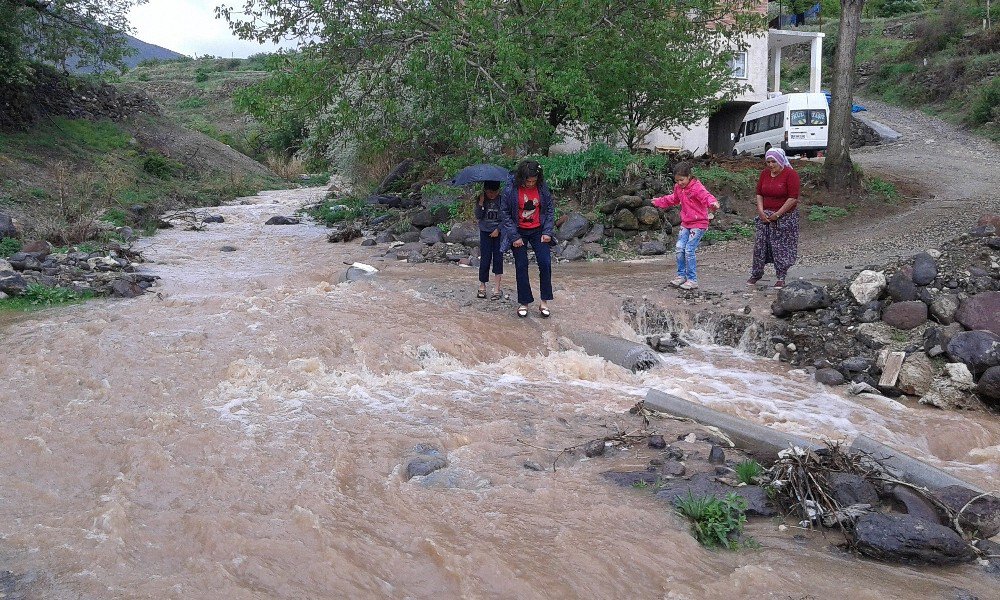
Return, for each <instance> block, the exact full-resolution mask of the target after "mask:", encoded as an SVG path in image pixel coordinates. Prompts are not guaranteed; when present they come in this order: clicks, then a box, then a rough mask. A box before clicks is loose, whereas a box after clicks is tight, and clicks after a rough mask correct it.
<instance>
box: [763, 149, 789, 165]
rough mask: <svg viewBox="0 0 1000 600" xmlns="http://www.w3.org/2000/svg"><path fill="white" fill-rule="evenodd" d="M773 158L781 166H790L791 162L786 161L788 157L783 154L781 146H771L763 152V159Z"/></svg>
mask: <svg viewBox="0 0 1000 600" xmlns="http://www.w3.org/2000/svg"><path fill="white" fill-rule="evenodd" d="M769 158H773V159H774V161H775V162H776V163H778V164H779V165H781V166H782V167H790V166H792V163H790V162H788V157H787V156H785V151H784V150H782V149H781V148H771V149H770V150H768V151H767V152H765V153H764V160H767V159H769Z"/></svg>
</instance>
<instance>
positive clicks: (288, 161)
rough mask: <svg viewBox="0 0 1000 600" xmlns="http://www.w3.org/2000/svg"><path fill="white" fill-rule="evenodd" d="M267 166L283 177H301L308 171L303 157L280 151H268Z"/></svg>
mask: <svg viewBox="0 0 1000 600" xmlns="http://www.w3.org/2000/svg"><path fill="white" fill-rule="evenodd" d="M266 161H267V166H268V168H269V169H271V170H272V171H274V172H275V173H277V174H278V176H279V177H281V178H282V179H289V180H291V179H299V178H301V177H302V175H303V173H305V172H306V169H305V165H304V163H303V162H302V159H301V158H299V157H297V156H282V155H281V154H280V153H278V152H268V153H267V158H266Z"/></svg>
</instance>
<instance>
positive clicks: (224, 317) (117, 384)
mask: <svg viewBox="0 0 1000 600" xmlns="http://www.w3.org/2000/svg"><path fill="white" fill-rule="evenodd" d="M323 191H324V190H322V189H307V190H290V191H276V192H266V193H263V194H261V195H259V196H256V197H253V198H249V199H244V201H243V203H236V204H234V205H232V206H227V207H222V208H220V209H217V212H218V213H219V214H222V215H223V216H224V217H225V219H226V222H225V223H223V224H217V225H210V226H209V227H210V229H208V230H207V231H204V232H194V231H182V230H180V229H173V230H168V231H164V232H161V233H159V234H157V235H156V236H154V237H152V238H149V239H148V240H145V241H144V242H143V246H144V247H143V248H142V250H143V253H144V255H145V256H146V257H147V258H148V259H149V260H150V261H151V262H150V263H148V264H147V265H145V267H144V268H145V269H147V270H148V271H150V272H152V273H154V274H156V275H159V276H160V277H161V278H162V280H161V283H160V285H159V286H157V287H156V288H155V291H156V292H157V293H155V294H154V293H150V294H147V295H145V296H143V297H140V298H136V299H132V300H100V301H92V302H88V303H86V304H85V305H81V306H75V307H63V308H58V309H52V310H47V311H43V312H40V313H35V314H32V315H28V316H25V317H22V318H18V319H15V320H13V321H12V322H7V323H0V343H2V344H3V348H4V352H3V359H2V361H0V381H2V385H0V406H2V407H3V408H4V415H3V417H4V418H3V419H2V422H0V447H2V448H3V452H2V458H0V473H2V474H3V480H2V485H0V571H3V570H9V571H11V572H13V573H14V574H15V575H16V576H17V577H19V578H20V579H19V580H20V581H21V582H22V583H21V585H22V589H21V591H20V592H18V593H22V594H23V597H25V598H55V599H69V598H116V599H117V598H122V599H124V598H171V599H174V598H176V599H181V598H184V599H190V598H227V599H244V598H245V599H251V598H253V599H263V598H268V599H272V598H281V599H286V598H287V599H299V598H430V597H435V598H570V597H592V598H612V597H614V598H654V597H655V598H673V599H700V598H751V597H753V598H775V599H779V598H780V599H787V598H795V599H798V598H872V599H875V598H878V599H883V598H887V597H891V598H914V599H916V598H932V597H933V598H939V597H941V598H945V597H951V596H949V595H948V594H950V593H951V591H950V590H952V589H953V588H957V587H961V588H965V589H968V590H970V591H972V592H973V593H976V594H978V595H979V597H980V598H991V597H992V598H997V597H1000V596H998V595H997V593H996V589H997V582H996V580H991V579H989V577H988V576H987V575H985V574H984V573H983V571H982V569H980V568H978V567H977V566H975V565H966V566H962V567H954V568H936V569H916V568H911V567H902V566H889V565H882V564H877V563H873V562H868V561H863V560H859V559H857V558H855V557H853V556H851V555H849V554H845V553H843V552H841V551H840V550H838V549H836V548H834V547H833V544H835V543H836V542H837V540H836V539H835V536H828V537H827V538H824V537H822V536H819V535H816V534H808V535H803V536H801V537H800V538H799V539H795V538H792V537H791V536H790V535H789V534H788V533H779V532H778V530H777V525H776V523H772V522H767V521H765V522H761V523H758V524H756V525H754V527H753V530H752V533H753V535H754V536H755V537H756V538H757V539H758V540H759V541H760V542H761V544H762V548H761V549H758V550H742V551H739V552H720V551H709V550H706V549H704V548H702V547H700V546H699V545H698V543H697V542H696V541H695V540H694V539H693V538H692V537H691V536H690V534H689V533H688V530H687V525H686V523H685V522H684V521H683V520H682V519H681V518H679V517H677V516H676V515H674V514H673V512H672V511H670V510H668V509H667V507H665V506H664V505H663V504H661V503H659V502H657V501H655V500H653V498H652V497H651V495H650V494H648V493H640V492H639V491H637V490H630V489H621V488H616V487H614V486H612V485H610V484H607V483H605V482H604V481H603V480H602V478H601V477H600V476H599V473H600V472H601V471H603V470H607V469H609V468H613V467H614V466H615V465H616V464H618V463H622V462H627V461H628V456H627V453H622V455H621V456H619V457H617V458H615V457H612V458H607V459H599V460H589V461H565V462H564V463H560V467H559V469H558V470H557V471H555V472H551V470H549V471H548V472H543V473H538V472H533V471H529V470H526V469H525V468H523V466H522V465H523V463H524V462H525V461H526V460H535V461H537V462H539V463H541V464H543V465H551V463H552V460H553V458H554V456H553V453H550V452H546V451H545V450H542V449H540V448H563V447H566V446H571V445H574V444H577V443H580V442H583V441H587V440H589V439H593V438H595V437H601V436H604V435H606V434H607V433H608V428H612V429H614V428H616V427H618V426H627V427H631V428H634V427H635V426H636V423H635V418H634V417H630V416H629V415H628V414H627V410H628V409H629V408H630V407H631V406H632V405H633V404H635V402H636V401H637V400H639V399H641V398H642V397H643V395H644V394H645V392H646V390H648V389H649V388H650V387H656V388H659V389H662V390H664V391H667V392H672V393H675V394H677V395H680V396H682V397H685V398H688V399H692V400H695V401H698V402H702V403H704V404H706V405H709V406H712V407H713V408H716V409H718V410H722V411H726V412H730V413H732V414H736V415H738V416H742V417H745V418H748V419H752V420H754V421H757V422H759V423H763V424H767V425H770V426H773V427H776V428H779V429H782V430H784V431H790V432H796V433H801V434H806V435H812V436H817V437H828V438H833V439H845V438H846V439H849V438H852V437H853V436H854V435H856V434H858V433H859V432H865V433H867V434H868V435H871V436H872V437H875V438H877V439H880V440H882V441H884V442H885V443H888V444H890V445H892V446H894V447H897V448H900V449H903V450H905V451H907V452H909V453H911V454H913V455H915V456H917V457H919V458H922V459H924V460H927V461H928V462H930V463H932V464H935V465H936V466H939V467H941V468H943V469H945V470H947V471H949V472H951V473H953V474H955V475H957V476H960V477H964V478H966V479H968V480H969V481H971V482H974V483H976V484H979V485H980V486H982V487H984V488H987V489H997V488H998V487H1000V423H998V421H997V419H996V418H993V417H990V416H986V415H982V414H962V413H946V412H941V411H936V410H929V409H924V408H921V407H916V406H913V405H910V404H907V405H905V406H904V405H903V404H900V403H897V402H895V401H891V400H886V401H884V402H875V401H871V400H865V399H860V400H859V399H857V398H845V397H842V396H840V395H839V394H836V393H831V392H830V391H829V390H827V389H825V388H822V387H821V386H818V385H817V384H815V383H814V382H813V381H812V380H811V378H810V377H809V376H807V375H806V374H804V373H796V372H788V371H787V370H786V369H785V368H784V367H782V366H780V365H778V364H777V363H773V362H770V361H765V360H762V359H759V358H756V357H751V356H748V355H744V354H741V353H739V352H736V351H732V350H727V349H721V348H714V347H708V346H699V347H694V348H688V349H685V350H684V351H683V352H682V353H680V354H677V355H670V356H668V357H667V358H666V359H665V364H664V366H663V367H661V368H658V369H656V370H654V371H651V372H647V373H643V374H639V375H633V374H631V373H629V372H627V371H625V370H623V369H620V368H619V367H616V366H614V365H611V364H609V363H607V362H605V361H603V360H602V359H599V358H596V357H591V356H588V355H586V354H583V353H581V352H579V351H576V350H574V349H572V348H570V347H569V346H568V345H567V344H566V343H565V340H564V333H565V332H567V331H569V328H572V327H580V326H585V327H587V328H590V329H593V330H596V331H601V332H604V333H611V334H614V335H622V336H634V333H632V332H631V331H630V330H629V329H628V327H627V326H626V325H625V324H624V323H623V321H622V319H621V315H620V308H621V298H622V295H627V294H631V295H642V294H649V295H651V296H653V295H655V294H663V292H661V291H659V290H660V288H661V287H662V285H663V284H662V280H663V278H664V273H666V272H667V270H668V269H667V268H666V267H665V266H662V268H661V266H657V267H656V268H655V269H654V268H644V269H635V268H632V267H630V266H629V265H620V264H619V265H599V266H598V265H578V264H574V265H563V264H558V265H556V267H555V274H554V279H555V283H556V300H555V302H553V303H552V309H553V317H552V318H551V319H549V320H547V321H542V320H541V319H538V318H536V317H534V316H532V317H531V318H529V319H527V320H520V319H517V318H516V316H515V315H514V313H513V308H512V306H510V305H509V304H507V305H504V307H503V308H502V309H501V308H500V307H498V304H500V303H496V302H491V301H489V300H476V299H475V298H474V296H475V287H476V281H475V280H476V276H475V272H474V270H472V269H460V268H458V267H456V266H454V265H431V264H425V265H408V264H405V263H396V262H376V259H375V258H373V256H374V255H375V254H381V253H383V252H384V247H383V248H382V249H377V248H363V247H361V246H359V245H357V244H356V243H355V244H347V245H343V244H328V243H327V242H326V240H325V236H326V230H324V229H323V228H321V227H317V226H313V225H307V224H304V225H297V226H268V227H265V226H263V225H262V224H263V222H264V221H265V220H266V219H267V218H268V217H270V216H273V215H275V214H290V213H291V212H292V211H294V210H295V208H296V207H298V206H300V205H301V204H303V203H304V202H306V201H308V200H310V199H314V198H315V197H317V196H319V195H321V194H322V193H323ZM223 245H233V246H236V248H237V251H236V252H220V251H219V248H220V247H221V246H223ZM354 261H361V262H368V263H371V264H374V265H375V266H376V267H378V268H379V269H380V272H379V273H378V275H377V276H376V277H375V278H373V279H370V280H365V281H359V282H356V283H352V284H347V283H344V284H338V283H337V281H338V279H339V277H340V275H341V273H342V272H343V271H344V269H345V268H346V267H345V262H348V263H349V262H354ZM508 268H509V269H510V270H511V271H512V267H510V266H509V265H508ZM507 277H508V279H509V280H510V281H511V284H512V280H513V277H512V274H511V275H508V276H507ZM507 287H508V288H509V287H510V286H507ZM663 298H664V299H663V300H662V303H663V304H664V305H668V304H669V299H667V296H666V294H663ZM519 439H520V440H524V441H525V442H528V443H529V444H531V445H527V444H524V443H520V442H518V440H519ZM418 445H432V446H435V447H436V448H438V449H439V450H440V453H441V454H442V455H443V456H446V457H447V459H448V461H449V466H448V467H447V468H446V469H444V470H442V471H439V472H437V473H435V474H434V475H432V476H430V477H428V478H426V479H425V480H423V481H420V480H419V479H415V480H411V481H406V480H405V476H404V471H405V466H406V463H407V461H408V460H409V458H411V457H413V456H415V450H414V449H415V448H416V447H418ZM0 592H2V589H0ZM990 594H993V595H992V596H991V595H990ZM0 597H3V596H2V593H0Z"/></svg>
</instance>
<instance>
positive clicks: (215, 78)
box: [121, 57, 281, 161]
mask: <svg viewBox="0 0 1000 600" xmlns="http://www.w3.org/2000/svg"><path fill="white" fill-rule="evenodd" d="M266 75H267V71H266V65H265V59H264V57H259V58H250V59H239V58H226V59H223V58H201V59H189V58H183V59H178V60H172V61H163V62H155V63H143V64H140V65H138V66H137V67H136V68H135V69H133V70H131V71H129V72H128V73H126V74H124V75H123V76H122V78H121V82H122V83H123V84H125V85H126V86H127V87H130V88H134V89H138V90H141V91H142V92H144V93H146V94H148V95H149V97H150V98H152V99H154V100H155V101H156V102H157V103H158V104H159V105H160V106H161V107H162V108H163V112H164V114H165V115H167V116H169V117H170V118H171V119H173V120H175V121H176V122H177V123H179V124H181V125H183V126H185V127H187V128H189V129H193V130H195V131H200V132H201V133H203V134H205V135H207V136H209V137H212V138H214V139H216V140H218V141H220V142H222V143H224V144H226V145H228V146H230V147H232V148H235V149H236V150H238V151H240V152H242V153H244V154H246V155H247V156H251V157H253V158H255V159H257V160H261V161H265V160H267V159H268V149H269V148H270V147H273V146H275V145H281V143H280V142H279V143H278V144H274V143H272V138H273V137H274V134H270V133H265V132H262V131H261V129H260V128H259V127H258V126H257V125H256V123H255V122H254V121H253V120H252V119H251V118H250V117H248V116H246V115H245V114H244V113H242V112H240V111H239V110H237V109H236V107H235V106H234V104H233V95H234V94H235V93H236V92H237V91H239V90H240V89H243V88H245V87H247V86H249V85H252V84H254V83H257V82H258V81H260V80H262V79H263V78H264V77H265V76H266ZM279 137H280V136H279Z"/></svg>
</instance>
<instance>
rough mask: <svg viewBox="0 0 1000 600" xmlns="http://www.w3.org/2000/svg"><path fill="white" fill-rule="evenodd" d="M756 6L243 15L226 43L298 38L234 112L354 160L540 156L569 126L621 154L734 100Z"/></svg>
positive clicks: (387, 3) (393, 3)
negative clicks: (287, 127)
mask: <svg viewBox="0 0 1000 600" xmlns="http://www.w3.org/2000/svg"><path fill="white" fill-rule="evenodd" d="M757 4H758V3H757V2H756V0H608V1H605V2H593V1H591V0H555V1H553V0H461V1H458V2H444V1H442V0H426V1H415V0H410V1H407V0H327V1H326V2H322V3H319V2H301V1H299V0H245V2H244V3H243V6H242V7H241V9H240V10H237V9H235V8H233V7H230V6H227V5H223V6H220V7H219V8H218V9H217V14H218V15H219V16H221V17H223V18H225V19H227V21H228V22H229V23H230V26H231V28H232V29H233V31H234V32H235V33H236V34H237V35H239V36H240V37H243V38H247V39H256V40H258V41H276V40H280V39H282V38H298V39H300V40H303V41H302V42H301V46H300V50H299V51H298V52H297V53H292V54H286V55H283V56H281V57H279V58H278V59H276V60H279V61H281V63H282V64H281V65H280V66H279V68H278V69H277V71H276V72H275V73H274V75H273V76H272V77H271V78H269V79H268V80H267V81H265V82H263V83H261V84H260V85H258V86H256V87H254V88H252V89H250V90H249V91H248V92H247V93H245V94H244V95H243V96H242V97H241V99H240V102H241V104H242V105H243V106H244V107H245V108H247V109H248V110H250V111H251V113H252V114H254V116H256V117H257V118H258V119H260V120H262V121H264V122H265V123H268V122H280V121H281V120H282V118H283V115H285V114H287V113H288V112H290V111H292V112H294V111H304V112H305V113H306V114H307V115H308V116H309V118H310V133H311V137H312V138H315V139H319V140H334V141H338V142H352V143H354V144H356V145H358V146H359V150H360V151H361V152H362V154H364V153H369V154H373V155H374V154H378V153H380V152H384V151H386V150H390V149H391V150H396V151H401V152H411V151H413V150H419V149H429V150H430V151H431V152H434V153H447V152H454V151H463V150H466V149H468V148H470V147H476V146H478V147H482V146H486V147H488V148H489V149H491V150H500V149H501V148H504V147H506V148H514V149H516V150H518V151H533V152H539V151H540V152H545V151H547V149H548V147H549V146H550V145H551V144H552V143H553V142H554V141H556V140H557V139H558V136H559V135H560V132H561V131H562V130H564V128H565V127H567V126H570V125H574V124H578V125H581V126H585V127H588V128H590V129H591V130H592V131H594V132H596V133H598V134H602V135H614V136H616V137H617V138H618V139H621V140H623V141H626V142H627V143H629V145H634V144H635V143H636V142H638V141H639V140H641V138H642V137H644V135H646V134H647V133H648V129H649V128H651V127H660V126H676V125H690V124H692V123H694V122H696V121H697V120H699V119H700V118H702V117H704V116H705V115H706V114H707V113H708V111H709V109H710V107H711V105H712V104H713V103H714V102H716V101H717V100H718V99H720V98H725V97H727V96H729V95H731V94H732V93H734V92H735V91H737V90H738V88H737V86H736V85H735V84H733V83H732V80H731V78H730V77H729V75H730V70H729V65H730V61H731V59H732V57H733V54H734V52H735V51H737V50H738V49H739V48H740V45H741V43H742V40H743V39H744V38H743V36H744V34H746V33H748V32H751V31H756V30H758V29H759V28H760V27H762V25H763V18H762V15H760V14H759V13H758V12H756V11H755V10H753V9H754V8H755V7H756V6H757Z"/></svg>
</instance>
